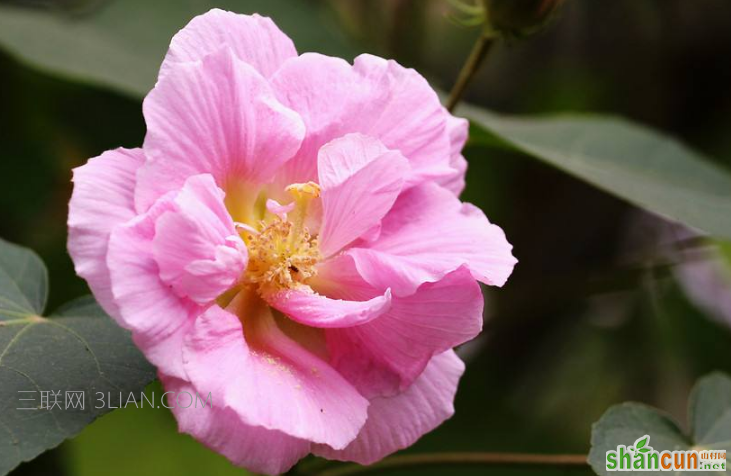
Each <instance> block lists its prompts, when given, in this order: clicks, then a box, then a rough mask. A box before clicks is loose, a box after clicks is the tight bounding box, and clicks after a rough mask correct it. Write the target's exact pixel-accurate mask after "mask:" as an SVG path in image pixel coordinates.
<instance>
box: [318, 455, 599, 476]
mask: <svg viewBox="0 0 731 476" xmlns="http://www.w3.org/2000/svg"><path fill="white" fill-rule="evenodd" d="M425 466H431V467H434V466H492V467H503V468H504V467H511V468H515V467H523V468H525V467H530V468H540V467H551V468H565V469H571V468H574V469H586V468H588V467H589V463H588V462H587V460H586V455H548V454H521V453H472V452H464V453H461V452H455V453H436V454H414V455H400V456H392V457H390V458H386V459H384V460H383V461H381V462H379V463H376V464H373V465H370V466H360V465H357V464H349V465H345V466H340V467H336V468H332V469H326V470H324V471H321V472H319V473H317V476H350V475H356V474H357V475H360V474H366V473H375V472H381V471H383V472H385V471H391V470H396V469H420V468H423V467H425Z"/></svg>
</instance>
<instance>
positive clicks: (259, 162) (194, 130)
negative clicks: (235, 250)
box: [135, 48, 304, 212]
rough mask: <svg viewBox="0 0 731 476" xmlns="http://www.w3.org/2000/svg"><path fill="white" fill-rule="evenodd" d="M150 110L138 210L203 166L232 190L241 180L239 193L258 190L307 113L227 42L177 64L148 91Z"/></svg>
mask: <svg viewBox="0 0 731 476" xmlns="http://www.w3.org/2000/svg"><path fill="white" fill-rule="evenodd" d="M143 111H144V115H145V121H146V122H147V136H146V137H145V144H144V149H145V154H146V156H147V159H148V161H147V163H146V164H145V165H144V166H143V167H142V168H141V169H140V170H139V172H138V185H137V189H136V190H135V203H136V206H137V210H138V212H143V211H145V210H146V209H147V208H148V207H149V206H150V205H151V204H152V203H154V201H155V200H157V199H158V198H159V197H160V196H162V195H164V194H165V193H166V192H168V191H171V190H177V189H179V188H180V187H182V185H183V183H184V182H185V180H186V179H187V178H188V177H190V176H192V175H197V174H201V173H210V174H211V175H213V177H214V178H215V179H216V183H217V184H218V185H219V186H220V187H221V188H222V189H224V190H225V191H226V192H227V193H228V192H230V191H231V190H229V187H232V188H233V187H236V188H237V190H236V193H239V194H241V193H244V192H245V190H243V191H242V190H241V189H249V191H250V193H254V194H255V190H254V189H255V188H256V187H257V186H259V185H260V184H262V183H266V182H268V181H270V180H271V179H272V177H273V175H274V173H275V171H276V170H277V169H278V168H279V167H281V165H282V164H283V163H285V162H286V161H287V160H288V159H289V158H290V157H292V156H293V155H294V153H295V152H296V151H297V149H298V148H299V146H300V142H301V140H302V137H303V136H304V125H303V124H302V120H301V119H300V117H299V116H298V115H297V114H296V113H295V112H293V111H292V110H290V109H287V108H286V107H284V106H282V105H281V104H280V103H279V102H278V101H277V100H276V99H275V97H274V95H273V92H272V90H271V88H270V86H269V84H268V83H267V81H266V80H265V79H264V78H263V77H262V76H261V75H260V74H259V73H257V72H256V71H255V70H254V69H253V68H252V67H251V66H249V65H248V64H246V63H244V62H243V61H241V60H239V59H238V58H236V57H235V56H234V54H233V52H232V51H231V50H230V49H228V48H225V49H221V50H219V51H216V52H215V53H211V54H210V55H208V56H206V57H204V58H203V59H202V60H201V61H197V62H194V63H181V64H178V65H176V66H175V67H174V68H171V69H170V71H169V72H168V73H167V74H166V75H165V76H164V77H163V78H161V79H160V80H159V81H158V83H157V85H156V86H155V89H153V90H152V91H151V92H150V94H148V96H147V98H145V102H144V104H143Z"/></svg>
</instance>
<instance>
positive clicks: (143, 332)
mask: <svg viewBox="0 0 731 476" xmlns="http://www.w3.org/2000/svg"><path fill="white" fill-rule="evenodd" d="M174 198H175V194H174V193H171V194H169V195H166V196H165V197H163V198H161V199H160V200H158V202H156V203H155V205H154V206H152V207H151V208H150V210H149V211H148V212H147V213H145V214H143V215H139V216H137V217H135V218H134V219H132V220H130V221H129V222H127V223H125V224H123V225H120V226H117V227H116V228H115V229H114V230H113V231H112V234H111V237H110V239H109V253H108V255H107V265H108V266H109V270H110V276H111V282H112V292H113V294H114V299H115V302H116V303H117V305H118V306H119V319H118V321H119V323H120V324H121V325H122V326H123V327H126V328H128V329H130V330H131V331H132V336H133V338H134V339H135V343H137V345H138V347H139V348H140V349H141V350H142V352H143V353H144V354H145V356H146V357H147V359H148V360H149V361H150V362H152V363H153V364H154V365H155V366H157V367H158V369H159V370H161V371H162V372H164V373H166V374H168V375H172V376H175V377H179V378H185V371H184V370H183V365H182V362H183V360H182V337H183V336H184V335H185V333H186V331H187V329H188V328H189V327H190V325H191V323H192V321H193V319H195V317H196V316H197V315H198V314H199V313H200V307H199V306H198V305H196V304H195V303H193V302H192V301H189V300H185V299H181V298H180V297H179V296H178V295H177V294H176V293H175V292H174V291H173V290H172V289H171V288H170V286H169V285H167V284H165V283H163V282H162V280H161V279H160V276H159V267H158V264H157V261H155V258H154V257H153V255H152V241H153V238H154V236H155V221H156V220H157V218H158V217H159V216H160V215H162V214H163V213H165V212H168V211H174V210H176V205H175V201H174Z"/></svg>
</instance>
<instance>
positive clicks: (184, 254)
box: [152, 174, 247, 304]
mask: <svg viewBox="0 0 731 476" xmlns="http://www.w3.org/2000/svg"><path fill="white" fill-rule="evenodd" d="M223 198H224V193H223V191H222V190H221V189H219V188H218V187H217V186H216V184H215V182H214V181H213V177H212V176H211V175H208V174H203V175H195V176H193V177H191V178H189V179H188V180H187V181H186V183H185V186H183V189H182V190H181V191H180V193H179V194H178V195H177V196H176V198H175V203H176V205H177V210H170V211H167V212H164V213H163V214H162V215H161V216H160V217H159V218H158V219H157V221H156V224H155V237H154V239H153V242H152V253H153V257H154V258H155V261H156V262H157V264H158V266H159V268H160V273H159V274H160V279H161V280H162V281H163V282H164V283H166V284H168V285H170V286H171V287H172V289H173V290H174V291H175V292H176V293H177V294H178V296H180V297H184V298H190V299H191V300H193V301H195V302H196V303H198V304H207V303H209V302H211V301H213V300H214V299H216V297H218V296H219V295H221V294H222V293H223V292H224V291H226V290H227V289H228V288H230V287H231V286H232V285H233V284H234V283H235V282H236V281H237V280H238V279H239V277H240V276H241V274H242V273H243V271H244V270H245V269H246V263H247V254H246V246H245V245H244V242H243V241H242V240H241V238H240V237H239V235H238V233H237V232H236V228H235V226H234V223H233V221H232V220H231V217H230V216H229V215H228V212H227V211H226V208H225V206H224V204H223Z"/></svg>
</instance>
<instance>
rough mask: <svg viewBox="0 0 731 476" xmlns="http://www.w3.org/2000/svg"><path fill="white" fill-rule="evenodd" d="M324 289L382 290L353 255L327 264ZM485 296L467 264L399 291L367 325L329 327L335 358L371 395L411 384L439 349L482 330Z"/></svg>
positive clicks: (348, 294)
mask: <svg viewBox="0 0 731 476" xmlns="http://www.w3.org/2000/svg"><path fill="white" fill-rule="evenodd" d="M313 285H314V286H316V288H317V290H318V291H319V292H323V293H325V294H327V295H328V296H331V297H338V298H342V299H368V298H369V297H370V296H373V295H377V294H378V291H377V290H376V289H374V288H373V287H371V286H370V285H369V284H367V283H366V282H365V281H363V279H362V278H361V277H360V276H359V275H358V273H357V271H356V270H355V266H354V265H353V263H352V258H350V257H349V256H347V255H344V256H341V257H339V258H337V259H336V260H334V261H333V262H330V263H328V266H326V267H323V269H322V271H321V272H320V274H319V275H318V277H317V279H316V281H315V284H313ZM482 309H483V298H482V292H481V290H480V286H479V284H477V282H476V281H475V280H474V278H473V277H472V275H471V274H470V272H469V271H468V270H467V269H466V268H459V269H458V270H456V271H454V272H452V273H450V274H448V275H446V276H445V277H444V278H442V279H441V280H440V281H438V282H436V283H426V284H423V285H421V286H420V287H419V288H418V289H417V290H416V292H415V293H414V294H412V295H410V296H406V297H394V298H393V300H392V305H391V308H390V309H389V310H388V311H387V312H385V313H384V314H383V315H381V316H380V317H378V318H377V319H372V320H370V321H368V322H366V323H364V324H362V325H358V326H354V327H347V328H339V329H328V331H327V332H326V334H325V335H326V339H327V344H328V350H329V353H330V359H331V364H332V365H333V366H334V367H335V368H336V369H338V371H340V373H341V374H343V375H344V376H345V377H346V378H347V379H348V380H349V381H350V382H352V383H353V384H355V386H356V388H358V390H359V391H360V392H361V393H362V394H364V395H366V396H367V397H372V396H377V395H392V394H394V393H396V392H401V391H403V390H405V389H406V388H408V387H409V386H410V385H411V384H412V383H413V382H414V380H415V379H416V378H417V377H418V376H419V375H420V374H421V373H422V372H423V370H424V367H425V366H426V365H427V363H428V362H429V361H430V360H431V358H432V357H433V356H434V355H437V354H440V353H442V352H444V351H446V350H448V349H451V348H452V347H455V346H457V345H460V344H463V343H465V342H467V341H469V340H471V339H473V338H474V337H475V336H477V334H479V333H480V331H481V330H482Z"/></svg>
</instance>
